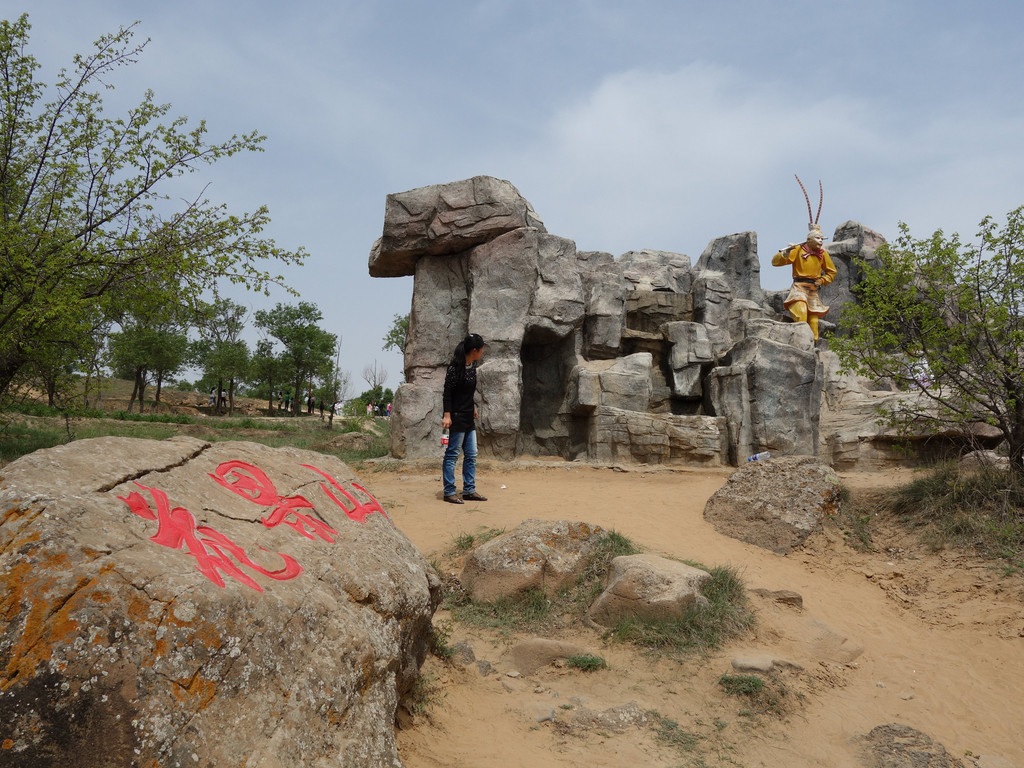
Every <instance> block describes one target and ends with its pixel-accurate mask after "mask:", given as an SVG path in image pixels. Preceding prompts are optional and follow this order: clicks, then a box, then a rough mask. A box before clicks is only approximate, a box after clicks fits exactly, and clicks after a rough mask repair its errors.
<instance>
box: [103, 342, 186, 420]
mask: <svg viewBox="0 0 1024 768" xmlns="http://www.w3.org/2000/svg"><path fill="white" fill-rule="evenodd" d="M110 355H111V363H112V365H113V367H114V371H115V373H116V374H117V375H118V376H120V377H122V378H128V379H132V380H133V381H134V382H135V385H134V387H133V389H132V395H131V398H130V399H129V401H128V412H129V413H131V411H132V408H133V405H134V403H135V400H136V398H137V399H138V401H139V413H142V411H143V403H144V402H145V400H144V395H145V392H146V385H147V384H149V383H150V379H151V378H152V380H153V382H154V383H156V385H157V393H156V402H160V388H161V386H162V384H163V381H164V379H166V378H168V377H170V376H173V375H174V374H175V373H177V372H178V371H179V370H181V369H182V368H183V367H184V366H185V363H186V361H187V359H188V335H187V334H186V333H185V332H184V331H183V330H181V329H180V328H179V327H178V326H176V325H174V324H173V323H166V324H147V323H145V322H135V323H132V324H128V325H126V326H125V327H124V328H123V329H122V330H121V331H119V332H117V333H114V334H111V337H110Z"/></svg>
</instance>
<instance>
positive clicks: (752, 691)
mask: <svg viewBox="0 0 1024 768" xmlns="http://www.w3.org/2000/svg"><path fill="white" fill-rule="evenodd" d="M718 684H719V685H720V686H721V687H722V690H723V691H725V692H726V693H727V694H728V695H730V696H736V697H738V698H740V699H742V700H743V702H744V704H745V706H744V707H743V708H742V709H741V710H740V712H739V714H742V715H744V716H747V717H753V716H756V715H772V716H774V717H784V716H785V715H786V714H787V713H788V711H789V709H790V708H791V706H792V703H793V701H794V699H795V698H796V697H794V694H793V693H792V691H790V689H789V687H788V686H787V685H786V684H785V683H784V682H783V681H782V680H781V679H780V678H779V677H778V676H777V675H771V676H769V678H768V679H767V680H766V679H765V678H763V677H761V676H759V675H722V676H721V677H720V678H719V679H718Z"/></svg>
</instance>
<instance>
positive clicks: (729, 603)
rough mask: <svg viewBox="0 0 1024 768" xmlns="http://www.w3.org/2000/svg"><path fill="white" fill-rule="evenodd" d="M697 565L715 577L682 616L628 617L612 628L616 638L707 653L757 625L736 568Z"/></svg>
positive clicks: (658, 648)
mask: <svg viewBox="0 0 1024 768" xmlns="http://www.w3.org/2000/svg"><path fill="white" fill-rule="evenodd" d="M694 567H697V568H700V569H702V570H705V571H708V573H710V574H711V578H710V579H709V580H708V581H707V582H705V584H704V586H703V587H702V589H701V592H702V595H703V598H704V599H703V600H698V601H697V602H696V603H695V604H694V605H692V606H691V607H690V608H689V610H687V611H686V613H685V614H684V615H683V617H682V618H679V619H663V620H658V621H649V620H642V619H638V618H626V619H623V620H622V621H620V622H619V623H618V624H616V625H615V627H614V628H613V629H612V630H611V632H610V635H611V637H612V638H614V639H617V640H621V641H625V642H630V643H633V644H635V645H638V646H641V647H643V648H647V649H649V650H652V651H658V652H667V653H675V654H685V653H691V652H697V653H701V654H706V653H708V652H710V651H712V650H714V649H716V648H719V647H721V645H722V643H724V642H726V641H727V640H730V639H732V638H734V637H740V636H742V635H743V634H745V633H746V632H748V631H749V630H750V629H751V628H752V627H753V626H754V621H755V620H754V614H753V613H752V612H751V610H750V608H749V605H748V603H747V596H746V588H745V586H744V584H743V580H742V579H741V578H740V576H739V574H738V572H737V571H736V569H735V568H730V567H726V566H718V567H715V568H707V567H705V566H702V565H699V564H694Z"/></svg>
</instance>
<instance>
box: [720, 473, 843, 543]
mask: <svg viewBox="0 0 1024 768" xmlns="http://www.w3.org/2000/svg"><path fill="white" fill-rule="evenodd" d="M839 492H840V489H839V478H838V476H837V475H836V473H835V472H834V471H833V470H832V469H831V468H830V467H827V466H825V465H824V464H822V463H821V462H820V461H817V460H816V459H813V458H809V457H797V456H791V457H786V458H779V459H776V458H772V459H768V460H767V461H756V462H750V463H748V464H746V465H745V466H742V467H740V468H739V469H738V470H736V471H735V472H734V473H733V474H732V475H731V476H730V477H729V480H728V481H727V482H726V484H725V485H724V486H722V487H721V488H719V489H718V490H717V491H716V492H715V494H714V495H713V496H712V497H711V498H710V499H708V503H707V504H706V505H705V507H704V519H705V520H707V521H708V522H709V523H711V525H712V526H713V527H714V529H715V530H716V531H718V532H719V533H722V534H724V535H726V536H731V537H732V538H734V539H739V540H740V541H745V542H747V543H749V544H754V545H756V546H759V547H762V548H763V549H768V550H771V551H772V552H776V553H778V554H780V555H785V554H788V553H790V552H792V551H793V549H794V548H796V547H798V546H799V545H800V544H802V543H803V542H804V540H805V539H806V538H807V537H808V536H809V535H810V534H811V533H813V532H814V531H816V530H818V529H819V528H820V527H821V522H822V520H823V519H824V517H825V515H829V514H834V513H835V512H836V510H838V508H839Z"/></svg>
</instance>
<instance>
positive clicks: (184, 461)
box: [96, 443, 213, 493]
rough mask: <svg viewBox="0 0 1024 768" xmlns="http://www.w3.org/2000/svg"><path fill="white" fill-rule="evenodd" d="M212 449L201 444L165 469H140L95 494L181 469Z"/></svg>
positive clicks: (104, 486)
mask: <svg viewBox="0 0 1024 768" xmlns="http://www.w3.org/2000/svg"><path fill="white" fill-rule="evenodd" d="M212 447H213V443H203V445H202V446H201V447H200V448H199V449H198V450H196V451H193V452H192V453H190V454H189V455H187V456H184V457H182V459H181V460H180V461H176V462H175V463H173V464H168V465H167V466H165V467H149V468H147V469H141V470H139V471H138V472H134V473H132V474H130V475H124V476H123V477H121V478H120V479H118V480H114V481H113V482H110V483H107V484H106V485H102V486H100V487H99V488H97V489H96V493H109V492H110V491H112V490H113V489H114V488H117V486H119V485H123V484H124V483H130V482H132V481H133V480H138V479H139V478H140V477H145V476H146V475H149V474H161V473H164V472H170V471H171V470H172V469H177V468H178V467H183V466H185V465H186V464H188V463H189V462H190V461H192V460H193V459H195V458H197V457H198V456H200V455H202V454H203V453H204V452H205V451H207V450H208V449H210V448H212Z"/></svg>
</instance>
